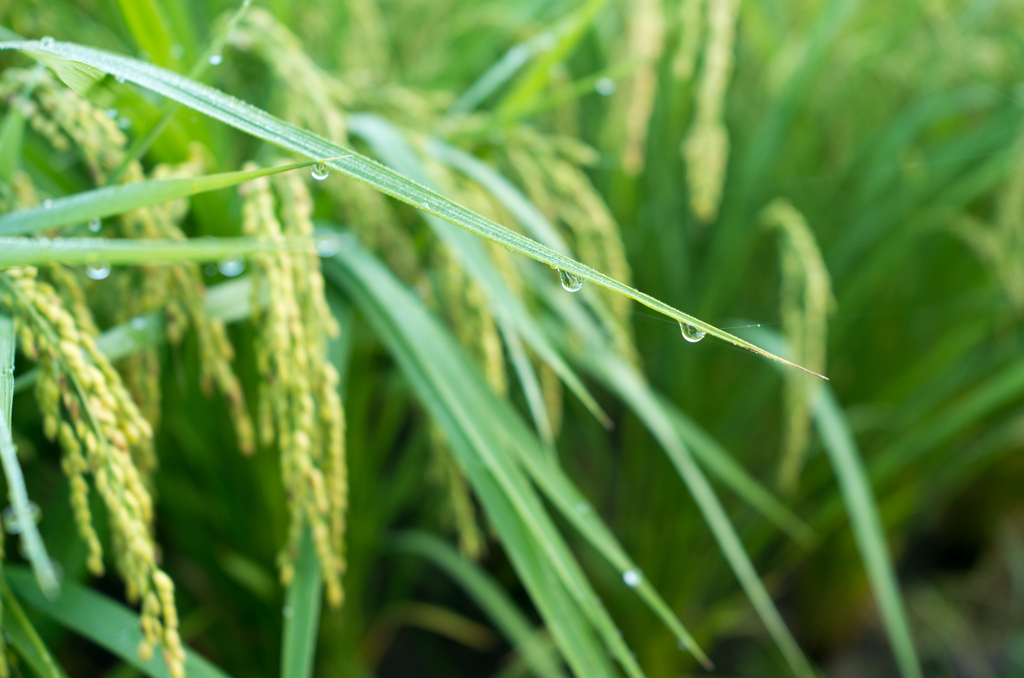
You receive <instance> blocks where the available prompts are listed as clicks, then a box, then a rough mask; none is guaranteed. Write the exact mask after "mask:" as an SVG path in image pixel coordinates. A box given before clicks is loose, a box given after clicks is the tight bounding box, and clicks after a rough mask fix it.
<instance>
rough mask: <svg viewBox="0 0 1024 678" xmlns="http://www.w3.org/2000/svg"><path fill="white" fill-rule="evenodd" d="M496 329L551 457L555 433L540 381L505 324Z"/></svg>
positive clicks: (524, 351)
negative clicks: (506, 349) (503, 342)
mask: <svg viewBox="0 0 1024 678" xmlns="http://www.w3.org/2000/svg"><path fill="white" fill-rule="evenodd" d="M498 329H499V330H500V331H501V336H502V339H504V340H505V346H506V347H507V348H508V354H509V357H510V358H511V360H512V368H513V369H514V370H515V371H516V376H517V377H519V385H520V386H522V388H523V396H524V397H525V398H526V405H527V407H529V408H530V416H532V417H533V423H534V424H535V425H536V427H537V433H538V435H540V439H541V440H542V441H543V442H544V446H545V447H547V448H548V449H549V451H550V452H551V454H552V455H554V454H556V452H555V431H554V429H553V428H552V426H551V417H549V416H548V407H547V404H546V403H545V402H544V393H543V391H542V390H541V386H540V380H539V379H538V378H537V371H536V370H534V369H533V363H531V362H530V357H529V356H528V355H527V354H526V349H525V348H524V347H523V342H522V341H520V340H519V335H518V334H516V333H515V332H514V331H513V330H512V329H511V328H510V327H508V325H507V323H505V322H503V321H499V322H498Z"/></svg>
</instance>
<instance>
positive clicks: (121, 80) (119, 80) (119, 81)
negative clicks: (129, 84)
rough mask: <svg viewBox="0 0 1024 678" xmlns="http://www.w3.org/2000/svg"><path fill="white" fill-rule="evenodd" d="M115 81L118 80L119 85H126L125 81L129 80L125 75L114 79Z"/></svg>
mask: <svg viewBox="0 0 1024 678" xmlns="http://www.w3.org/2000/svg"><path fill="white" fill-rule="evenodd" d="M114 80H117V82H118V83H119V84H121V85H123V84H124V81H125V80H127V78H126V77H124V76H123V75H118V76H117V77H115V78H114Z"/></svg>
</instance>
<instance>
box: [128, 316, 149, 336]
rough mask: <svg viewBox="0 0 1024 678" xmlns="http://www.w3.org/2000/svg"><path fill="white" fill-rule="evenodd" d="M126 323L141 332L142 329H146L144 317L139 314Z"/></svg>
mask: <svg viewBox="0 0 1024 678" xmlns="http://www.w3.org/2000/svg"><path fill="white" fill-rule="evenodd" d="M128 324H129V325H131V328H132V329H133V330H135V331H136V332H141V331H142V330H144V329H146V319H145V318H143V317H142V316H141V315H137V316H135V317H134V318H132V320H131V322H130V323H128Z"/></svg>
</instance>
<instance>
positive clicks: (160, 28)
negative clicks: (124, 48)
mask: <svg viewBox="0 0 1024 678" xmlns="http://www.w3.org/2000/svg"><path fill="white" fill-rule="evenodd" d="M117 5H118V7H120V8H121V16H122V17H124V22H125V24H127V25H128V30H129V31H130V32H131V34H132V37H133V38H135V44H136V45H137V46H138V48H139V49H140V50H142V51H144V52H147V53H148V54H149V55H150V58H151V59H152V60H153V62H154V63H157V64H160V65H161V66H163V67H164V68H170V67H171V64H173V63H174V59H172V58H171V36H170V35H169V34H168V24H169V23H170V22H169V21H168V20H167V17H166V15H165V14H164V11H163V7H161V6H160V5H159V4H157V2H156V0H117Z"/></svg>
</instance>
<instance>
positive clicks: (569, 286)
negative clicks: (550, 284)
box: [558, 269, 583, 292]
mask: <svg viewBox="0 0 1024 678" xmlns="http://www.w3.org/2000/svg"><path fill="white" fill-rule="evenodd" d="M558 277H559V278H561V279H562V289H563V290H565V291H566V292H579V291H580V290H581V289H583V278H581V277H579V276H578V275H576V274H575V273H569V272H568V271H563V270H561V269H559V270H558Z"/></svg>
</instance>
